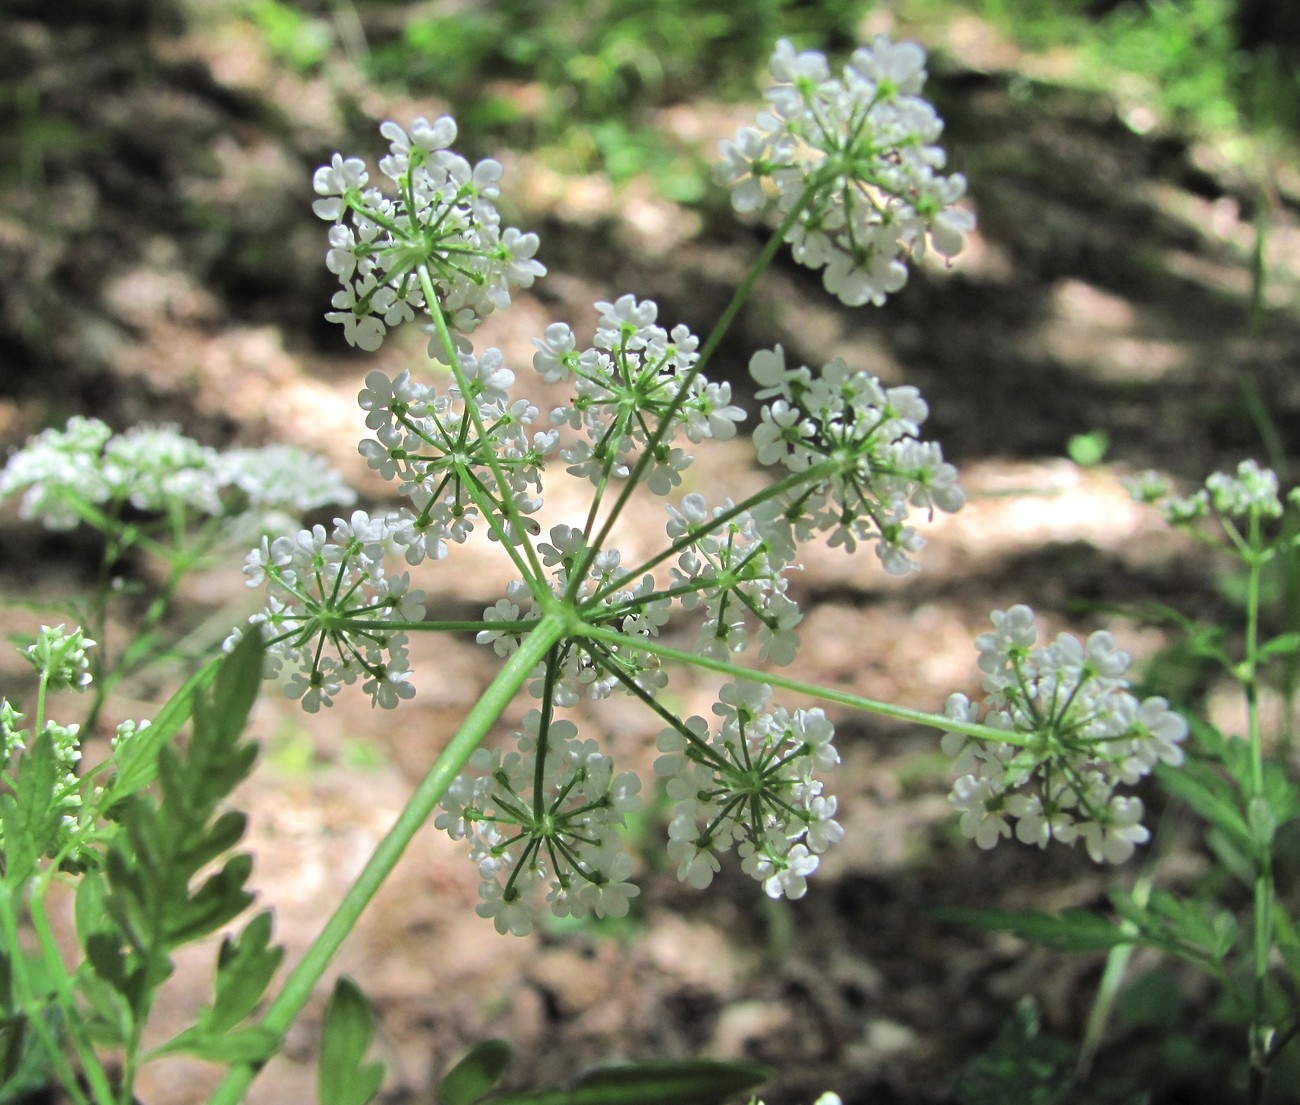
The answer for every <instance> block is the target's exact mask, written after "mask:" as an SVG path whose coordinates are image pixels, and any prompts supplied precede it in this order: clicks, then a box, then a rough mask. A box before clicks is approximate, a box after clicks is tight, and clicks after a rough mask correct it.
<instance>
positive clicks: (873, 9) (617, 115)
mask: <svg viewBox="0 0 1300 1105" xmlns="http://www.w3.org/2000/svg"><path fill="white" fill-rule="evenodd" d="M236 12H237V14H238V15H239V17H241V18H244V19H247V20H250V21H252V22H253V23H254V24H255V25H256V27H257V28H258V31H259V33H260V34H261V35H262V36H263V38H264V40H265V43H266V45H267V47H268V49H269V50H270V51H271V52H272V53H273V55H274V56H275V57H276V58H277V59H278V60H280V61H281V62H282V63H283V64H285V65H287V66H289V67H291V68H294V69H297V70H299V71H310V70H312V69H314V68H316V67H319V66H322V65H325V64H327V63H328V61H329V59H330V58H331V56H332V55H333V54H334V53H335V52H336V51H342V52H344V53H346V54H347V55H349V56H350V57H351V59H352V61H353V63H354V64H355V65H357V66H358V68H359V69H360V70H361V71H362V73H363V74H364V75H365V76H366V77H367V78H368V79H370V80H372V81H375V82H378V83H380V84H381V85H389V86H393V85H397V86H401V87H402V88H404V89H405V90H406V91H408V92H409V93H411V94H413V95H419V94H436V95H438V96H439V97H441V98H443V99H445V100H446V101H448V102H449V104H450V107H451V109H452V110H453V112H454V113H455V114H456V115H457V117H458V118H459V119H460V120H462V122H463V124H464V127H463V129H464V130H465V131H466V132H473V133H474V134H476V135H481V136H484V141H485V145H490V144H492V143H493V142H500V141H503V140H504V141H507V142H509V143H512V144H515V145H516V146H527V147H533V148H538V147H540V148H543V149H546V150H548V151H549V152H550V153H552V154H553V155H555V156H556V157H558V158H559V159H560V160H561V161H562V162H564V163H567V166H568V167H570V168H572V169H574V170H577V171H589V170H591V169H594V168H601V169H603V170H604V171H605V172H606V173H608V175H609V176H610V177H611V178H613V179H614V180H615V181H621V180H625V179H627V178H628V177H630V176H632V175H634V174H637V173H649V174H650V175H651V176H652V177H653V178H654V180H655V182H656V184H657V185H658V186H659V188H660V190H661V191H662V192H664V193H665V194H666V195H667V196H668V197H669V198H672V199H676V200H679V201H685V202H691V201H694V200H696V199H698V198H699V196H700V194H701V192H702V184H701V180H700V176H699V168H700V167H699V166H698V165H693V164H690V163H688V162H687V161H684V160H683V155H682V154H681V152H680V151H677V150H674V149H672V148H670V147H668V146H666V145H665V143H664V139H663V138H662V137H661V136H660V129H659V128H657V127H656V126H654V125H653V124H652V120H651V115H652V114H653V112H654V111H655V109H658V108H662V107H665V106H668V105H671V104H673V103H678V102H683V101H689V100H695V99H698V98H700V97H701V96H707V97H713V98H721V99H724V100H730V99H736V100H740V99H748V98H749V97H750V96H751V95H752V90H753V88H754V83H755V80H756V75H757V74H758V73H759V71H760V70H761V69H762V66H763V64H764V62H765V60H766V58H767V56H768V54H769V52H770V50H771V44H772V42H773V41H774V40H775V39H776V38H778V37H781V36H783V35H784V36H787V37H790V38H792V39H793V40H794V41H795V42H796V44H798V45H802V46H808V47H815V48H817V49H822V50H826V51H828V52H830V53H831V54H832V55H833V54H835V53H842V52H847V51H848V50H849V49H850V48H851V47H852V45H853V44H854V43H856V42H857V41H858V40H859V39H860V38H861V37H862V29H863V27H864V24H865V25H867V26H869V25H870V23H871V21H872V17H873V15H881V14H885V15H891V16H892V17H893V20H894V21H896V23H897V26H898V27H899V29H900V30H901V31H902V32H903V33H909V34H914V35H916V36H918V37H920V38H922V39H924V40H926V41H933V40H934V39H935V38H940V39H941V38H942V37H943V36H941V35H939V34H938V31H939V30H940V29H941V28H950V27H951V26H952V25H953V24H954V21H956V20H959V19H961V18H963V17H967V18H969V17H977V18H978V19H979V20H981V21H983V22H984V23H985V24H986V25H988V26H991V27H992V28H994V29H995V30H996V31H997V32H998V33H1000V34H1001V35H1002V36H1004V38H1005V39H1006V40H1007V41H1008V42H1010V43H1012V44H1014V45H1015V46H1016V47H1017V48H1019V49H1020V50H1021V51H1024V52H1025V53H1027V54H1029V55H1031V56H1034V55H1036V56H1039V57H1040V58H1042V59H1044V60H1045V61H1046V62H1050V64H1045V65H1039V66H1037V67H1033V68H1031V70H1030V71H1031V72H1033V73H1035V74H1036V75H1035V77H1034V79H1035V80H1048V81H1050V82H1051V83H1059V84H1063V85H1067V86H1070V87H1075V88H1080V89H1084V90H1088V91H1094V92H1104V93H1106V94H1108V95H1109V96H1111V97H1112V98H1113V99H1114V100H1115V102H1116V106H1117V110H1118V111H1119V113H1120V115H1121V117H1122V118H1123V119H1124V121H1125V122H1126V123H1127V124H1128V125H1129V126H1131V127H1132V128H1133V129H1135V130H1138V131H1141V132H1145V131H1147V130H1150V129H1152V128H1155V127H1163V128H1172V129H1175V130H1178V131H1180V132H1183V133H1188V134H1190V135H1191V136H1193V137H1202V138H1210V139H1214V140H1216V141H1218V142H1221V143H1225V144H1227V145H1229V146H1230V147H1231V149H1229V151H1228V152H1229V155H1230V156H1233V157H1234V158H1235V159H1236V160H1238V161H1241V162H1247V161H1250V160H1251V159H1254V158H1256V157H1258V156H1259V155H1260V151H1261V149H1262V148H1263V149H1267V150H1268V151H1271V156H1273V157H1276V156H1289V155H1291V154H1293V153H1294V150H1295V145H1296V139H1297V136H1298V135H1300V3H1297V2H1296V0H1124V2H1119V3H1116V2H1115V0H892V2H885V3H876V4H873V3H871V0H748V2H747V3H745V4H743V5H721V4H713V5H710V4H700V3H698V2H697V0H543V2H537V0H478V2H470V0H450V2H433V3H411V2H410V0H301V2H289V0H238V3H237V5H236ZM939 64H942V62H939ZM1038 74H1042V75H1038ZM1022 85H1023V81H1022Z"/></svg>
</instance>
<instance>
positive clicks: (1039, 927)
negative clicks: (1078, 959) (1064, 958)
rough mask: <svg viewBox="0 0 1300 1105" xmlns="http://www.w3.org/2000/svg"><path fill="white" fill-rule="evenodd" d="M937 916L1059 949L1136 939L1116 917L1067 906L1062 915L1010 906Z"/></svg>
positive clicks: (1096, 948)
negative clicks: (1010, 907)
mask: <svg viewBox="0 0 1300 1105" xmlns="http://www.w3.org/2000/svg"><path fill="white" fill-rule="evenodd" d="M934 916H936V917H938V918H939V919H940V920H943V921H953V922H955V923H956V924H959V925H968V926H970V927H971V928H977V929H982V930H984V931H985V932H1009V933H1011V934H1012V935H1014V936H1019V937H1020V938H1021V939H1022V940H1029V941H1031V942H1032V943H1035V944H1042V945H1043V946H1044V947H1048V948H1055V949H1056V950H1057V951H1069V952H1093V951H1106V950H1107V949H1109V948H1114V947H1118V946H1120V945H1121V944H1131V943H1133V937H1132V936H1131V935H1129V934H1128V933H1125V932H1124V930H1123V929H1121V928H1120V927H1119V926H1118V925H1116V924H1115V923H1114V922H1113V921H1109V920H1107V919H1106V918H1105V917H1102V916H1100V915H1098V914H1096V913H1091V912H1089V911H1088V910H1083V909H1067V910H1065V911H1064V912H1063V913H1061V914H1060V915H1059V916H1053V915H1052V914H1050V913H1035V912H1025V913H1019V912H1016V911H1015V910H1008V909H956V908H952V909H940V910H936V911H935V913H934Z"/></svg>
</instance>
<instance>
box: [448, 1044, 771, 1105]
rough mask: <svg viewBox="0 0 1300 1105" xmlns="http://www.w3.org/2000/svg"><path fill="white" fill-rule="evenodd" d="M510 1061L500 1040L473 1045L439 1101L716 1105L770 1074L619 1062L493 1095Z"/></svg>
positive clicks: (710, 1064) (693, 1063)
mask: <svg viewBox="0 0 1300 1105" xmlns="http://www.w3.org/2000/svg"><path fill="white" fill-rule="evenodd" d="M509 1065H510V1045H509V1044H507V1043H506V1042H505V1041H504V1040H484V1041H483V1042H482V1043H479V1044H476V1045H475V1046H474V1047H473V1048H471V1049H470V1051H469V1052H468V1053H467V1054H466V1055H465V1057H464V1058H463V1059H461V1060H460V1061H459V1062H458V1063H457V1064H456V1065H455V1066H454V1067H452V1069H451V1070H450V1071H448V1072H447V1075H446V1077H444V1078H443V1080H442V1084H441V1085H440V1086H439V1088H438V1094H437V1097H436V1098H435V1100H436V1101H437V1103H438V1105H478V1103H479V1102H485V1103H487V1105H721V1102H723V1101H725V1100H726V1099H728V1098H731V1097H735V1096H736V1095H738V1094H741V1093H744V1092H745V1091H746V1090H750V1089H752V1088H753V1087H754V1086H757V1085H758V1084H759V1083H760V1082H762V1081H764V1080H765V1079H767V1078H768V1077H770V1074H771V1072H770V1071H769V1070H768V1069H767V1068H766V1067H762V1066H759V1065H758V1064H757V1063H746V1062H730V1061H718V1060H712V1059H699V1060H685V1061H668V1062H655V1061H643V1062H634V1063H619V1064H615V1065H611V1066H603V1067H597V1068H596V1069H594V1070H590V1071H587V1072H586V1073H584V1074H582V1075H580V1076H579V1077H578V1078H577V1079H575V1080H574V1081H573V1083H572V1084H570V1085H569V1086H567V1087H565V1088H563V1089H550V1090H526V1091H523V1092H520V1093H509V1094H499V1095H496V1096H493V1095H492V1091H493V1090H494V1089H496V1087H497V1086H498V1085H499V1084H500V1082H501V1080H502V1078H504V1077H505V1073H506V1069H507V1068H508V1067H509Z"/></svg>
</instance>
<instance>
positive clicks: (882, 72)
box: [720, 37, 975, 307]
mask: <svg viewBox="0 0 1300 1105" xmlns="http://www.w3.org/2000/svg"><path fill="white" fill-rule="evenodd" d="M771 70H772V76H773V77H774V78H775V79H776V82H777V83H776V84H775V85H774V86H773V87H771V88H769V89H768V90H767V93H766V99H767V101H768V104H769V110H767V111H764V112H760V113H759V115H758V118H757V121H756V125H755V126H753V127H742V128H741V129H740V131H738V132H737V134H736V137H735V138H734V139H728V140H724V141H723V142H722V143H721V144H720V152H721V154H722V158H723V163H722V168H721V175H722V179H723V181H724V183H726V184H727V185H729V186H730V187H731V188H732V196H731V199H732V204H733V206H734V207H735V208H736V210H738V211H741V212H752V211H758V210H760V209H762V208H764V207H766V206H768V205H769V204H770V203H774V204H775V207H776V210H777V211H778V212H779V213H780V214H781V215H786V214H788V213H789V212H790V211H792V210H793V209H794V207H795V205H796V204H797V203H798V202H799V201H800V198H801V197H803V196H804V195H805V193H806V192H807V191H808V190H809V189H812V190H813V196H812V199H811V201H810V202H808V203H807V205H806V207H805V208H804V210H803V211H802V212H801V213H800V214H799V215H798V216H797V217H796V221H795V222H794V224H793V225H792V226H791V227H790V230H789V232H788V234H787V240H788V241H789V242H790V243H791V244H792V246H793V249H794V257H795V260H796V261H798V262H799V263H800V264H802V265H807V266H808V267H809V268H812V269H824V272H823V273H822V281H823V283H824V284H825V285H826V290H827V291H828V292H830V293H831V294H832V295H834V296H836V297H837V298H839V299H840V301H841V302H843V303H845V304H848V305H849V306H855V307H856V306H861V305H862V304H865V303H874V304H876V305H879V304H881V303H883V302H884V301H885V298H886V296H888V295H889V294H890V293H891V292H896V291H898V290H899V289H900V288H901V287H902V286H903V285H904V283H906V281H907V265H906V263H905V259H906V258H907V257H908V256H912V257H920V256H921V255H922V254H923V253H924V251H925V249H926V244H927V240H928V242H929V245H930V246H931V247H932V248H933V249H934V251H935V252H936V253H938V254H941V255H942V256H945V257H952V256H954V255H956V254H957V253H958V252H959V251H960V250H961V247H962V237H963V235H964V234H965V233H966V232H967V231H969V230H970V229H971V228H972V227H973V226H974V225H975V220H974V217H973V216H972V215H971V214H970V212H968V211H966V210H965V209H963V208H960V207H956V206H954V204H956V203H957V201H958V200H960V199H961V197H962V196H963V195H964V194H965V191H966V180H965V178H964V177H963V176H961V175H960V174H959V173H954V174H952V175H951V176H943V175H942V174H941V173H940V172H939V171H938V170H940V169H942V168H943V166H944V163H945V161H946V157H945V155H944V152H943V150H942V149H941V148H940V147H938V146H937V145H935V143H936V142H937V141H938V139H939V135H940V133H941V132H942V130H943V122H942V120H940V119H939V117H938V115H937V114H936V113H935V110H934V108H933V107H932V106H931V105H930V103H929V102H928V101H926V100H924V99H922V98H921V95H920V93H921V88H922V86H923V85H924V84H925V75H926V74H925V51H924V50H922V49H921V48H920V47H919V46H917V45H915V44H913V43H907V42H903V43H891V42H889V41H888V40H887V39H885V38H883V37H881V38H877V39H876V40H875V41H874V42H873V43H872V44H871V45H870V46H863V47H860V48H859V49H857V50H856V51H854V53H853V55H852V57H851V58H850V59H849V62H848V64H847V65H846V66H845V67H844V70H843V73H842V76H841V78H840V79H838V80H836V79H833V78H832V77H831V74H830V66H829V65H828V64H827V61H826V57H825V55H823V54H820V53H817V52H815V51H811V50H810V51H804V52H802V53H798V52H796V51H795V49H794V47H793V46H791V45H790V43H789V42H788V41H786V40H784V39H783V40H781V41H780V42H778V43H777V46H776V50H775V52H774V53H773V55H772V63H771Z"/></svg>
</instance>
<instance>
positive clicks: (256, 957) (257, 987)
mask: <svg viewBox="0 0 1300 1105" xmlns="http://www.w3.org/2000/svg"><path fill="white" fill-rule="evenodd" d="M270 942H271V913H270V911H269V910H268V911H266V912H263V913H259V914H258V915H257V916H256V917H254V918H253V919H252V920H251V921H249V923H248V924H247V925H245V926H244V931H243V932H241V933H240V934H239V937H238V938H237V939H231V938H230V937H229V936H227V937H226V938H225V939H224V940H223V941H222V942H221V951H220V952H219V953H218V955H217V978H216V984H215V989H216V996H215V998H214V999H213V1002H212V1007H211V1009H208V1010H207V1011H206V1012H205V1013H204V1015H203V1018H202V1021H201V1022H200V1023H201V1025H202V1027H203V1028H204V1029H206V1030H207V1031H208V1032H210V1033H221V1032H227V1031H229V1030H230V1029H231V1028H234V1027H235V1025H237V1024H239V1023H240V1022H241V1021H243V1020H244V1019H245V1018H246V1017H248V1015H249V1014H250V1013H252V1011H253V1009H254V1008H255V1007H256V1005H257V1003H258V1002H259V1001H260V1000H261V999H262V995H263V994H265V993H266V988H267V986H268V985H269V984H270V981H271V976H272V975H274V974H275V971H276V968H277V967H279V965H280V960H281V959H283V958H284V949H283V948H278V947H270V946H269V945H270Z"/></svg>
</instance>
